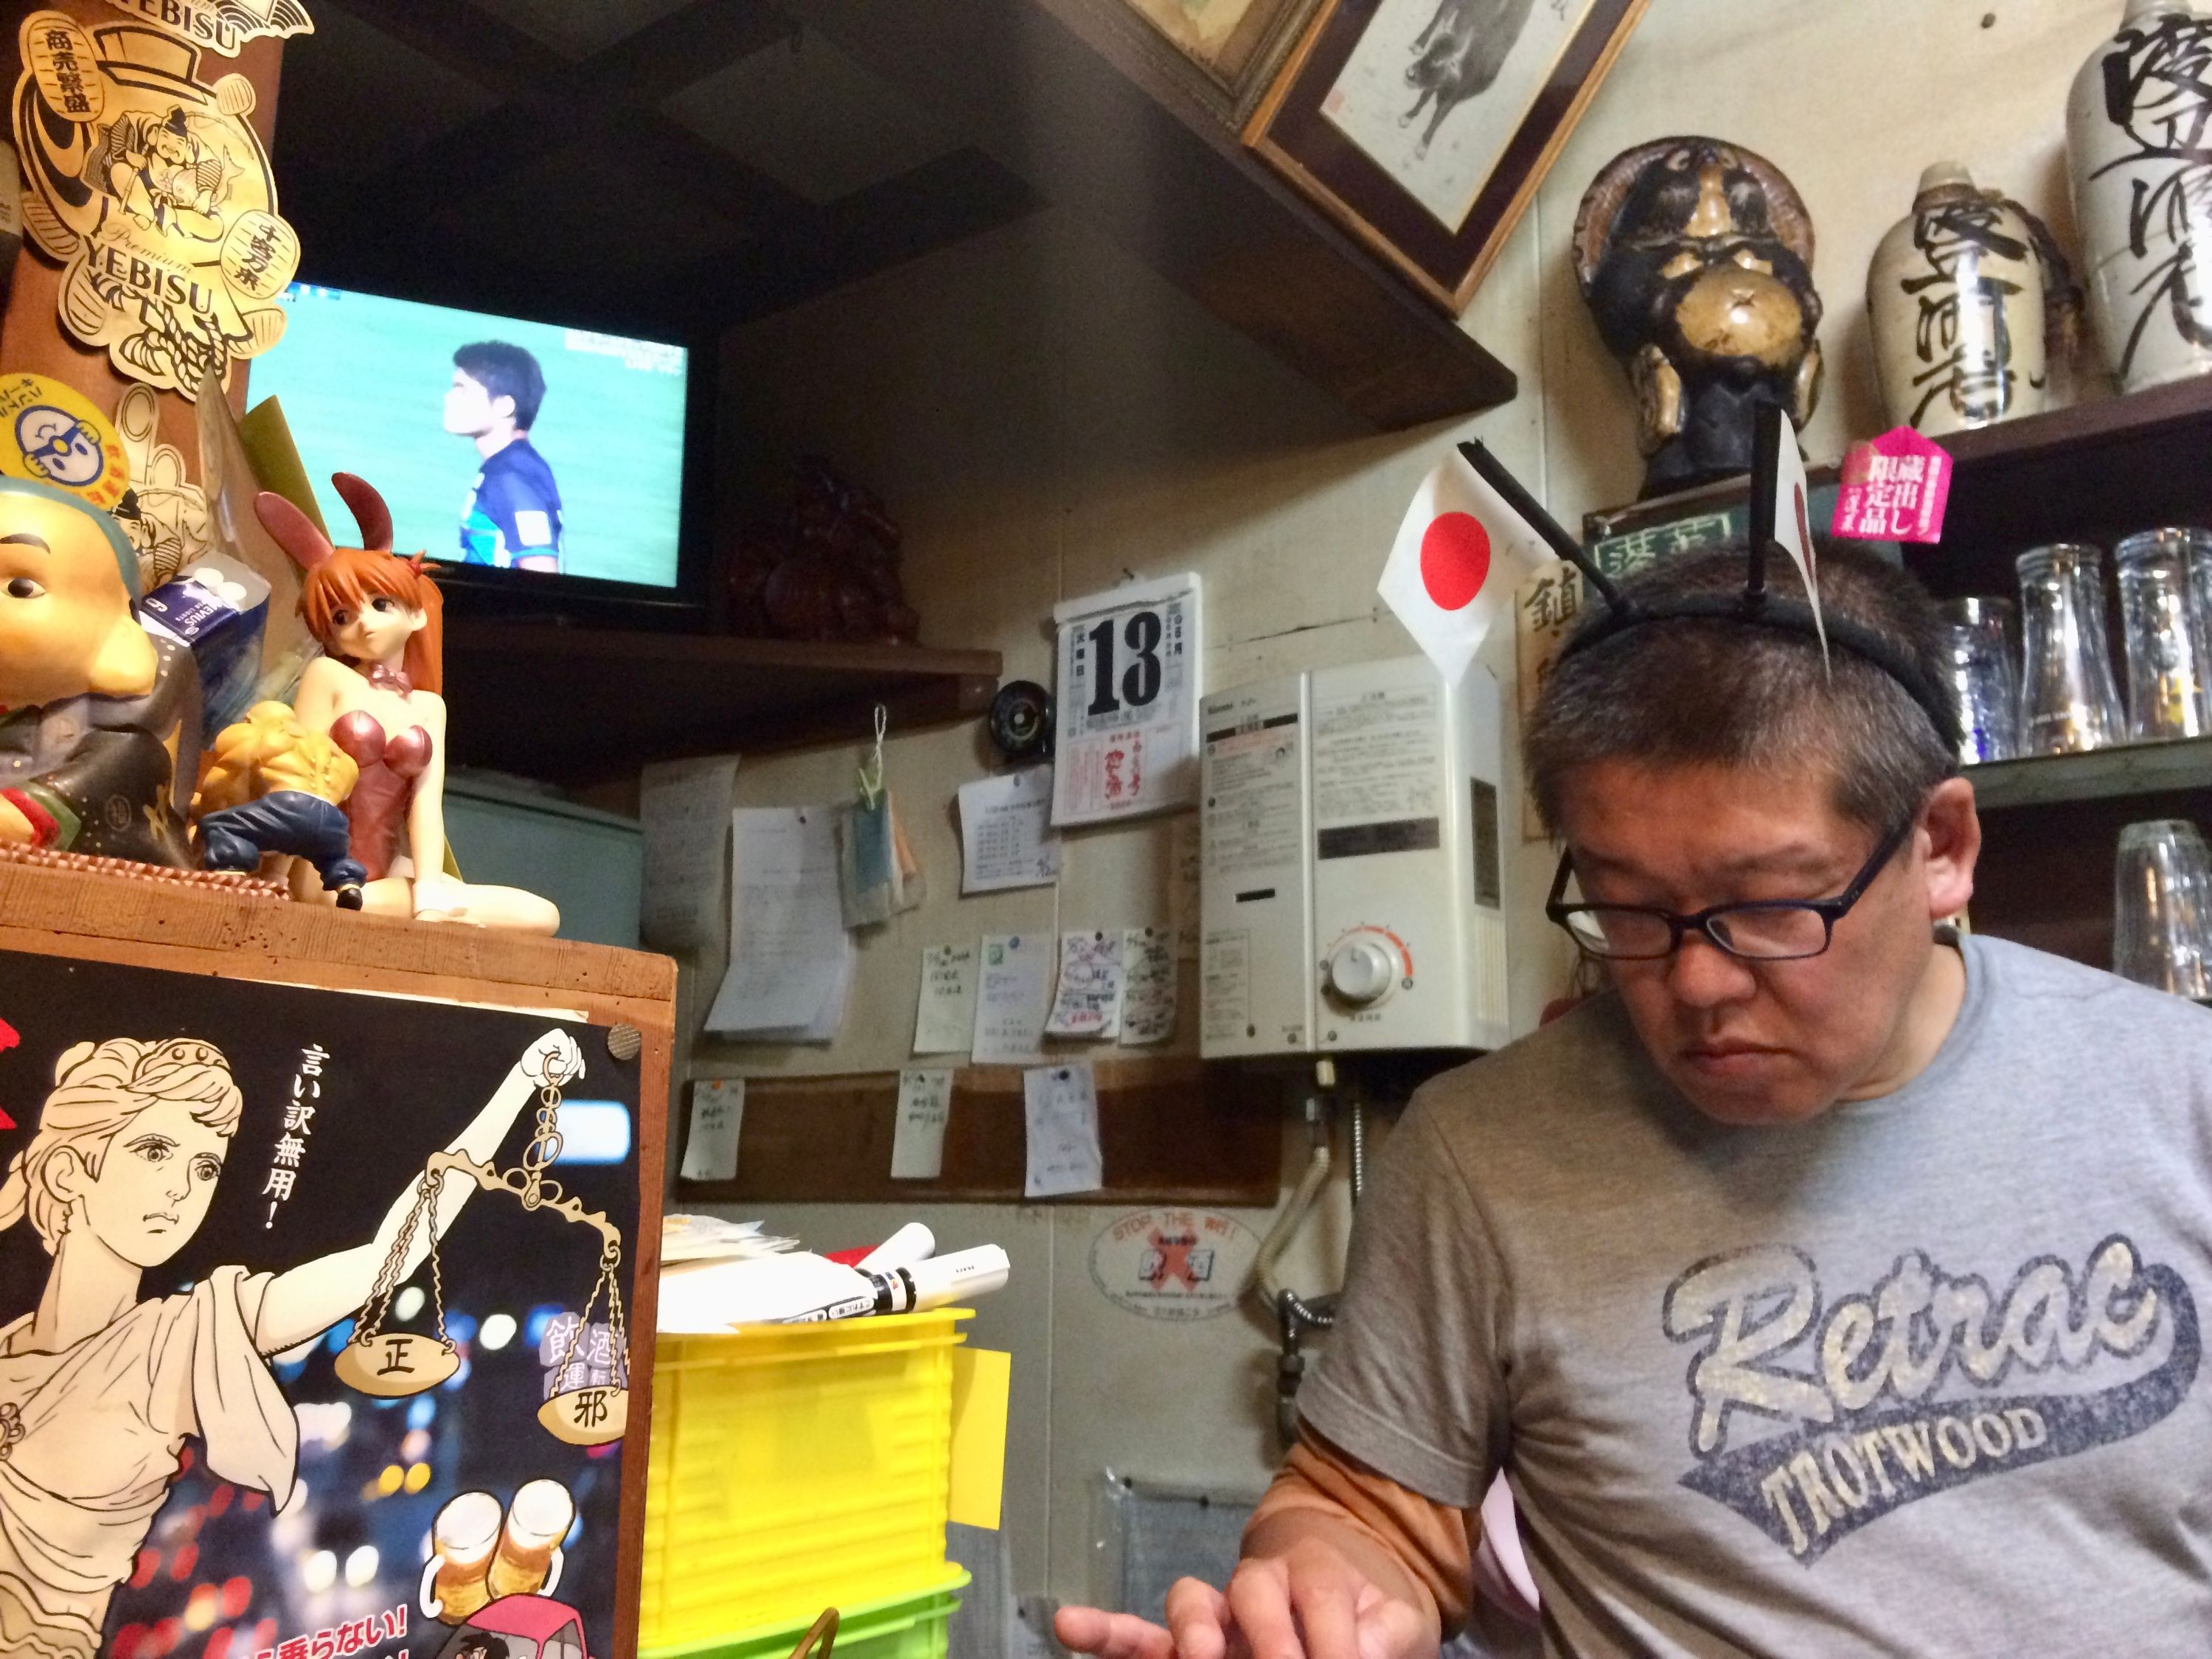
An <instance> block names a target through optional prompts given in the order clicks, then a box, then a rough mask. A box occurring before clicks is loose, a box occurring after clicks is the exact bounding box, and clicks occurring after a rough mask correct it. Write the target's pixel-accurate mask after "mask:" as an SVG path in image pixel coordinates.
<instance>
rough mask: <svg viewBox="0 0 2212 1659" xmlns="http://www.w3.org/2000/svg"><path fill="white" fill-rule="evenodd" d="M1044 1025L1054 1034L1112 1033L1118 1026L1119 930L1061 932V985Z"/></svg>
mask: <svg viewBox="0 0 2212 1659" xmlns="http://www.w3.org/2000/svg"><path fill="white" fill-rule="evenodd" d="M1044 1029H1045V1030H1047V1031H1048V1032H1049V1033H1050V1034H1051V1035H1052V1036H1067V1037H1111V1036H1119V1035H1120V1034H1121V929H1120V928H1118V927H1117V928H1114V929H1112V930H1110V931H1108V930H1104V929H1087V930H1086V929H1079V930H1078V931H1076V932H1074V933H1062V934H1061V935H1060V988H1059V990H1058V992H1057V993H1056V994H1054V999H1053V1005H1052V1017H1051V1018H1049V1019H1048V1020H1046V1021H1045V1023H1044Z"/></svg>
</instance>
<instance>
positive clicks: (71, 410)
mask: <svg viewBox="0 0 2212 1659" xmlns="http://www.w3.org/2000/svg"><path fill="white" fill-rule="evenodd" d="M0 472H4V473H6V474H7V475H8V477H11V478H28V479H30V480H32V481H33V483H47V484H55V485H58V486H59V487H60V488H61V489H71V490H75V491H76V493H77V494H78V495H82V496H83V497H84V498H85V500H87V501H90V502H91V503H92V504H93V505H94V507H100V508H102V509H106V510H112V508H113V507H114V506H115V504H116V503H117V502H118V501H121V500H122V499H123V496H124V493H125V491H126V490H128V489H130V488H131V468H130V464H129V462H128V460H127V459H126V458H125V454H124V450H123V440H122V438H121V437H120V436H119V435H118V434H117V432H116V430H115V428H114V427H113V426H112V425H111V424H109V422H108V419H107V417H106V416H105V415H103V414H101V413H100V411H99V410H97V409H95V408H94V407H93V404H92V400H91V399H90V398H87V397H86V396H85V395H84V393H82V392H79V391H78V390H77V389H76V387H75V386H65V385H64V384H63V383H62V382H61V381H59V380H53V379H51V378H49V377H48V376H46V375H44V374H5V375H0Z"/></svg>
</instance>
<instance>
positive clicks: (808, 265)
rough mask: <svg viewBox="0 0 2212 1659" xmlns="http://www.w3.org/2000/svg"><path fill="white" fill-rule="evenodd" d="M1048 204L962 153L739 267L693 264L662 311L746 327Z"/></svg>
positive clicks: (987, 160) (975, 152)
mask: <svg viewBox="0 0 2212 1659" xmlns="http://www.w3.org/2000/svg"><path fill="white" fill-rule="evenodd" d="M1042 205H1043V198H1042V197H1040V196H1039V195H1038V194H1037V193H1036V191H1034V190H1032V189H1031V188H1030V186H1029V185H1028V184H1027V183H1025V182H1024V180H1023V179H1019V178H1018V177H1017V176H1016V175H1015V174H1013V173H1010V172H1008V171H1007V170H1006V168H1005V167H1001V166H1000V164H999V163H998V162H997V161H994V160H993V159H992V158H991V157H990V156H989V155H985V154H984V153H983V152H982V151H981V150H979V149H960V150H956V151H954V152H953V153H952V154H951V155H942V156H939V157H938V158H937V159H936V160H935V161H925V162H923V163H921V165H920V166H919V167H910V168H908V170H907V171H906V172H904V173H898V174H896V175H895V176H894V177H892V178H890V179H883V180H881V181H880V182H878V183H877V184H873V185H866V186H865V187H863V188H861V189H860V190H857V191H854V192H852V193H851V194H850V195H848V196H844V197H839V198H838V199H837V200H836V201H835V202H832V203H830V204H829V206H828V207H826V208H824V209H823V210H821V216H820V219H819V221H818V222H817V224H816V225H814V226H813V227H811V228H805V229H799V228H793V227H789V226H784V227H780V228H778V230H777V232H776V234H773V235H772V236H771V238H770V239H769V240H768V241H767V242H765V243H764V244H763V245H762V246H759V247H757V248H753V249H749V250H747V252H746V253H745V255H744V257H742V258H738V259H735V260H732V259H729V258H722V257H720V256H717V257H715V258H709V259H702V260H697V261H694V262H693V263H692V264H690V265H689V266H687V267H684V268H683V269H680V270H678V271H676V272H675V273H674V274H673V275H672V276H671V278H670V279H669V282H668V283H667V285H666V289H665V295H664V296H663V298H662V300H661V301H660V304H661V306H662V307H663V308H664V309H666V310H668V311H670V312H671V313H676V314H684V315H688V316H690V317H693V318H695V319H697V321H698V322H699V324H700V325H708V324H712V325H719V326H725V327H726V326H730V325H735V324H738V323H743V322H747V321H750V319H753V318H756V317H764V316H766V315H768V314H769V313H771V312H775V311H781V310H782V309H784V308H785V307H788V306H793V305H796V304H798V303H799V302H800V301H804V300H808V299H811V298H812V297H813V296H814V295H817V294H824V293H828V292H829V291H830V290H831V289H838V288H842V287H844V286H846V285H847V284H848V283H857V282H860V281H861V280H862V279H864V278H866V277H869V276H874V275H876V274H877V273H878V272H879V271H884V270H890V268H891V267H892V266H894V265H898V264H904V263H905V262H906V261H908V260H909V259H917V258H921V256H922V255H924V254H926V253H930V252H934V251H935V250H937V249H939V248H941V247H949V246H952V245H953V244H954V243H956V242H963V241H966V240H968V239H969V237H971V236H980V235H981V234H984V233H985V232H987V231H991V230H995V229H997V228H999V227H1000V226H1001V225H1006V224H1012V222H1014V221H1016V220H1018V219H1022V218H1025V217H1027V216H1029V215H1030V214H1031V213H1033V212H1035V211H1036V210H1037V209H1038V208H1040V207H1042Z"/></svg>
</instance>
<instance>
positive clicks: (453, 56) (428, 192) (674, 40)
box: [325, 0, 815, 227]
mask: <svg viewBox="0 0 2212 1659" xmlns="http://www.w3.org/2000/svg"><path fill="white" fill-rule="evenodd" d="M325 4H329V5H332V6H334V7H336V8H337V9H338V10H341V11H343V12H346V13H347V14H349V15H351V16H353V17H354V18H355V19H356V20H357V21H361V22H364V23H367V24H368V25H369V26H370V27H373V28H377V29H380V30H382V31H384V32H385V33H389V34H390V35H391V36H392V38H393V39H394V40H398V41H399V42H401V43H402V44H403V45H404V46H408V47H410V48H411V49H412V50H414V51H416V52H420V53H422V55H423V56H424V57H426V58H430V59H431V60H432V61H433V62H435V63H436V64H440V65H441V66H442V67H444V68H446V69H447V70H452V71H453V73H455V74H457V75H460V76H465V77H467V78H468V79H471V80H472V81H475V82H477V83H478V84H479V85H481V86H483V88H485V89H486V90H487V91H489V92H491V93H493V94H495V95H496V96H498V97H500V98H501V99H502V100H504V101H502V102H501V105H500V106H499V107H498V108H496V109H493V110H489V111H487V112H485V113H484V114H483V115H481V116H478V117H477V118H475V119H474V120H471V121H466V122H464V123H463V124H462V125H460V126H459V127H456V128H454V129H453V131H450V132H447V133H445V134H443V135H441V137H438V138H436V139H434V140H433V141H432V142H431V143H428V144H427V145H425V146H424V147H423V148H422V149H419V150H417V151H416V152H414V153H413V154H411V155H407V156H405V157H404V158H402V159H401V160H400V161H397V162H395V163H393V164H392V166H391V167H388V168H386V170H385V172H384V173H382V174H381V175H380V177H378V178H375V179H368V180H364V181H363V182H362V188H363V190H364V191H366V192H367V193H368V197H369V199H371V200H373V201H375V202H376V203H377V204H379V213H378V217H379V218H380V220H381V221H382V222H383V223H384V224H385V225H386V226H387V227H388V226H391V225H394V224H403V223H407V222H413V221H419V219H420V218H421V217H422V216H423V215H425V214H426V213H427V212H428V211H429V210H432V209H434V208H435V206H436V205H437V204H440V203H441V202H445V201H450V200H452V199H453V198H454V197H463V196H468V195H471V194H472V193H474V192H476V191H480V190H483V189H488V188H489V187H490V186H491V185H495V184H497V183H498V182H499V181H500V180H501V179H503V178H506V177H507V176H509V175H510V174H512V173H515V172H517V171H519V170H520V169H521V168H522V167H526V166H528V165H529V164H530V163H531V162H532V161H536V160H538V158H539V157H540V156H542V155H544V153H545V151H546V149H548V148H549V147H550V145H552V144H553V143H558V142H568V141H571V140H574V139H575V138H577V137H587V136H590V135H592V134H593V133H599V132H605V131H608V130H610V129H611V128H613V127H615V126H617V125H619V126H621V127H623V128H624V129H625V130H626V132H627V135H628V136H629V137H630V138H632V139H634V140H635V141H637V142H639V143H646V144H650V145H654V146H658V147H660V148H662V149H667V150H670V151H671V152H674V153H676V154H678V155H683V156H684V157H685V159H686V161H687V162H688V163H689V164H690V167H691V168H692V169H693V171H692V173H691V174H690V178H691V179H692V181H693V183H694V184H695V185H696V188H695V189H694V190H693V191H692V192H691V193H693V194H699V193H702V192H705V193H710V194H712V195H713V196H714V197H715V198H716V201H717V203H718V204H720V205H719V206H718V207H717V209H716V210H717V211H720V212H723V213H724V214H725V215H726V216H733V217H738V218H740V219H741V220H742V219H745V218H750V217H751V216H754V215H755V214H757V213H759V212H763V211H766V212H772V213H775V214H778V215H785V216H802V217H803V216H805V215H807V214H810V213H811V212H813V211H815V208H814V205H813V204H811V203H810V202H808V201H806V200H805V198H804V197H800V196H799V195H798V194H797V193H795V192H794V191H788V190H786V189H785V188H784V187H783V186H782V185H779V184H777V183H776V182H775V180H774V179H769V177H767V176H766V175H765V174H763V173H759V172H757V171H756V170H755V169H753V168H751V167H747V166H745V164H744V162H742V161H738V159H737V158H736V157H735V156H733V155H729V154H728V153H726V151H723V150H720V149H715V148H714V146H713V145H710V144H704V143H702V142H701V141H700V140H699V139H698V137H697V136H696V134H694V133H692V132H691V131H690V129H689V128H687V127H685V126H684V125H681V124H679V123H678V122H676V121H673V120H671V119H670V118H668V117H666V116H665V115H662V114H660V113H659V111H658V110H657V108H656V107H655V106H657V105H659V103H661V102H663V101H664V100H666V99H667V98H668V97H669V96H670V95H671V94H673V93H675V92H678V91H680V90H681V89H682V88H684V87H686V86H689V85H690V84H692V83H693V82H696V81H699V80H702V79H704V78H705V77H706V76H708V75H711V74H713V73H714V71H716V70H720V69H722V68H724V67H726V65H728V64H732V63H734V62H735V61H737V60H738V58H744V57H746V56H749V55H750V53H752V52H758V51H760V50H761V49H762V48H763V47H765V46H771V45H773V44H774V43H775V41H777V40H781V39H784V38H787V36H789V35H790V34H791V33H792V32H793V29H794V28H795V27H796V25H794V24H793V23H792V22H791V21H789V20H788V19H787V18H786V17H785V15H783V14H782V13H781V12H780V11H777V10H776V9H775V8H773V7H771V6H769V5H767V4H765V3H763V0H692V3H691V4H690V5H688V6H685V7H684V8H682V9H680V10H678V11H675V12H671V14H670V15H667V16H666V17H664V18H661V19H660V20H659V21H657V22H655V23H653V24H650V25H648V26H647V27H645V28H643V29H641V30H639V31H638V32H637V33H635V34H634V35H631V36H629V37H627V38H626V39H624V40H620V41H617V43H616V44H615V45H613V46H610V47H608V48H607V49H606V50H605V52H599V53H595V54H594V55H593V56H592V57H590V58H585V59H584V60H582V61H581V62H574V61H571V60H570V59H568V58H564V57H562V55H561V54H560V53H558V52H554V51H553V50H552V49H551V48H550V47H547V46H542V45H540V44H539V43H538V41H536V40H532V38H531V37H530V36H528V35H526V34H524V33H522V32H521V31H520V30H519V29H515V28H513V27H510V26H509V25H507V24H505V23H502V22H501V21H498V20H497V19H496V18H494V17H492V16H491V15H489V13H487V12H484V11H483V10H482V9H480V8H478V7H477V6H475V5H473V4H468V3H452V0H447V3H441V4H436V5H427V4H424V3H422V0H325Z"/></svg>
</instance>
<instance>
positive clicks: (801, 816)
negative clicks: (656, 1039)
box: [707, 806, 856, 1042]
mask: <svg viewBox="0 0 2212 1659" xmlns="http://www.w3.org/2000/svg"><path fill="white" fill-rule="evenodd" d="M730 822H731V836H730V840H731V850H730V860H731V865H732V872H731V880H730V966H729V970H728V972H727V973H726V974H725V975H723V976H722V986H721V989H720V991H719V992H718V993H717V994H715V997H714V1006H713V1007H712V1008H711V1009H709V1010H708V1014H707V1029H708V1030H709V1031H714V1032H717V1033H720V1035H722V1036H742V1037H747V1038H750V1039H752V1040H754V1041H757V1042H829V1041H830V1039H832V1038H833V1037H835V1036H836V1035H837V1027H838V1026H839V1024H842V1021H843V1019H844V1018H845V999H846V995H847V994H848V992H849V991H850V990H851V988H852V983H853V965H854V957H855V956H856V952H855V951H854V945H853V938H852V935H851V934H849V933H847V932H846V931H845V917H844V909H843V906H842V902H841V901H840V899H839V897H838V889H837V834H836V813H835V812H834V811H830V810H829V809H828V808H823V807H813V806H769V807H742V808H740V809H738V811H735V812H732V814H731V815H730Z"/></svg>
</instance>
